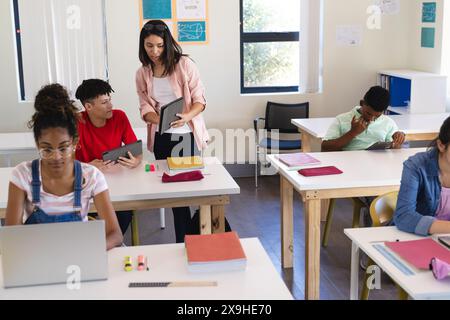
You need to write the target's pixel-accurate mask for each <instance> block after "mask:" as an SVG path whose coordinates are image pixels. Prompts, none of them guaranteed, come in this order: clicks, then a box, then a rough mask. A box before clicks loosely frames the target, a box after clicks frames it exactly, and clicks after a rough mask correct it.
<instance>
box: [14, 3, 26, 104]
mask: <svg viewBox="0 0 450 320" xmlns="http://www.w3.org/2000/svg"><path fill="white" fill-rule="evenodd" d="M12 5H13V13H14V31H15V36H16V54H17V69H18V70H17V71H18V73H19V74H18V76H19V90H20V101H21V102H25V101H26V100H25V79H24V75H23V57H22V37H21V29H20V16H19V0H12Z"/></svg>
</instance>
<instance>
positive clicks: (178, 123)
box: [170, 113, 191, 128]
mask: <svg viewBox="0 0 450 320" xmlns="http://www.w3.org/2000/svg"><path fill="white" fill-rule="evenodd" d="M177 117H180V119H179V120H176V121H174V122H172V123H171V124H170V126H171V127H172V128H180V127H182V126H184V125H185V124H186V123H188V122H189V121H191V117H190V116H189V114H187V113H177Z"/></svg>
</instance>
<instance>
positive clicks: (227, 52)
mask: <svg viewBox="0 0 450 320" xmlns="http://www.w3.org/2000/svg"><path fill="white" fill-rule="evenodd" d="M420 2H421V1H417V0H414V1H411V0H400V3H401V12H400V14H398V15H392V16H389V15H386V16H383V17H382V25H381V29H380V30H368V29H367V28H366V27H365V26H366V20H367V18H368V15H367V13H366V9H367V7H368V6H370V5H371V4H373V0H324V53H323V57H324V61H323V76H324V78H323V93H319V94H308V95H300V94H278V95H249V96H242V95H241V94H240V93H239V89H240V87H239V73H240V67H239V1H238V0H229V1H220V0H209V16H210V21H211V24H210V43H209V44H208V45H202V46H195V45H187V46H184V50H185V52H186V53H188V54H190V55H191V57H192V58H193V59H194V60H195V61H196V62H197V64H198V67H199V69H200V72H201V75H202V79H203V82H204V83H205V86H206V89H207V100H208V106H207V109H206V111H205V119H206V121H207V126H208V127H209V128H217V129H220V130H224V129H226V128H244V129H248V128H251V126H252V120H253V119H254V118H255V117H256V116H262V115H263V114H264V109H265V103H266V101H267V100H269V99H270V100H275V101H279V102H287V103H289V102H303V101H310V114H311V117H319V116H334V115H336V114H338V113H341V112H345V111H347V110H349V109H350V108H351V107H352V106H354V105H355V104H357V103H358V102H359V100H360V98H361V97H362V96H363V94H364V93H365V91H366V90H367V89H368V87H370V86H371V85H373V84H375V82H376V76H375V73H376V71H377V70H379V69H386V68H389V69H391V68H409V67H417V68H419V67H420V69H428V70H429V71H434V70H435V68H436V62H435V60H436V59H437V58H436V57H437V54H435V53H436V52H437V51H438V50H439V49H438V48H436V49H435V50H431V51H426V50H424V53H423V54H422V50H418V53H417V54H416V51H417V50H412V45H411V41H413V42H414V43H417V41H416V39H411V37H410V36H408V35H409V34H410V30H411V28H412V29H413V30H414V29H417V32H419V28H418V26H416V25H414V23H413V22H414V21H415V19H416V15H419V14H420V5H419V3H420ZM438 2H439V1H438ZM106 3H107V7H106V15H107V27H108V47H109V48H108V51H109V67H110V79H111V84H112V86H113V88H114V89H115V91H116V93H115V94H114V96H113V102H114V103H115V106H116V107H120V108H122V109H124V110H125V111H126V112H127V114H128V116H129V118H130V120H131V122H132V125H134V126H143V123H142V122H141V120H140V118H139V114H138V107H137V105H138V101H137V97H136V94H135V88H134V74H135V71H136V69H137V68H138V67H139V60H138V36H139V13H138V1H137V0H134V1H130V0H107V1H106ZM10 13H11V8H10V1H9V0H1V1H0V42H1V44H2V50H1V51H0V97H1V108H0V131H4V132H5V131H23V130H25V129H26V126H25V123H26V121H27V120H28V119H29V118H30V116H31V114H32V105H31V104H30V103H23V104H20V103H18V98H17V82H16V69H15V51H14V42H13V32H12V19H11V14H10ZM338 25H360V26H363V27H364V32H363V42H362V45H361V46H359V47H338V46H337V45H336V40H335V38H336V31H335V30H336V26H338ZM418 43H419V45H420V42H418ZM428 50H429V49H428ZM430 52H433V53H432V54H431V53H430ZM430 60H431V61H430ZM428 64H430V65H428Z"/></svg>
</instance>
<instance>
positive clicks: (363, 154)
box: [267, 148, 426, 299]
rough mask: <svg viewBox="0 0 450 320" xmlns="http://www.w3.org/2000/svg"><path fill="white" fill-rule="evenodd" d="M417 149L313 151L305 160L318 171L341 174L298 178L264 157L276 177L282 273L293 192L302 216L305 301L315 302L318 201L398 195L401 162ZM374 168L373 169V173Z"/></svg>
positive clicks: (289, 244)
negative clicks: (320, 168)
mask: <svg viewBox="0 0 450 320" xmlns="http://www.w3.org/2000/svg"><path fill="white" fill-rule="evenodd" d="M425 150H426V149H425V148H421V149H399V150H381V151H347V152H318V153H311V155H312V156H313V157H315V158H317V159H319V160H320V161H321V162H322V165H323V166H327V165H333V166H336V167H337V168H339V169H341V170H342V171H343V172H344V173H343V174H339V175H331V176H321V177H304V176H302V175H300V174H299V173H297V171H295V170H294V171H289V170H287V168H286V166H285V165H284V164H282V163H280V162H279V161H278V159H276V158H275V155H269V156H268V157H267V158H268V160H269V161H270V163H271V164H272V165H273V166H274V167H275V168H276V169H277V170H278V172H279V174H280V211H281V212H280V215H281V254H282V257H281V262H282V265H283V267H284V268H292V266H293V261H292V259H293V251H294V241H293V240H294V239H293V232H294V226H293V223H294V221H293V190H294V189H295V190H297V192H299V194H300V195H301V197H302V199H303V202H304V216H305V243H306V247H305V296H306V298H307V299H319V298H320V292H319V280H320V210H321V200H324V199H333V198H351V197H362V196H377V195H381V194H384V193H386V192H389V191H395V190H398V189H399V187H400V178H401V174H402V169H403V161H405V160H406V159H407V158H408V157H410V156H412V155H414V154H416V153H417V152H421V151H425ZM377 168H378V170H377Z"/></svg>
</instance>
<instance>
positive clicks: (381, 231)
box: [344, 227, 450, 299]
mask: <svg viewBox="0 0 450 320" xmlns="http://www.w3.org/2000/svg"><path fill="white" fill-rule="evenodd" d="M344 233H345V234H346V235H347V236H348V237H349V238H350V239H351V240H352V241H353V242H354V243H355V244H356V245H357V246H358V247H359V248H360V249H361V250H362V251H364V252H365V253H367V254H368V255H369V256H370V257H371V258H372V259H373V260H374V261H375V263H376V264H377V265H378V266H380V268H381V269H383V270H384V271H385V272H386V273H387V274H389V276H390V277H391V278H392V279H393V280H394V281H395V282H397V283H398V284H399V285H400V286H401V287H402V288H403V289H404V290H405V291H406V292H408V294H409V295H410V296H411V297H413V298H415V299H450V278H446V279H444V280H439V281H438V280H436V279H435V278H434V276H433V274H432V272H431V271H428V270H418V269H416V268H414V267H413V266H411V265H410V264H409V263H408V262H406V261H405V260H403V259H402V258H400V257H399V256H398V255H397V254H395V253H394V252H392V251H390V250H389V252H390V253H392V254H393V255H394V256H395V257H396V258H397V259H399V261H401V262H402V263H403V264H404V265H405V266H407V267H408V268H409V269H410V270H411V271H413V273H414V274H412V275H405V274H404V273H403V272H402V271H401V270H400V269H399V268H398V267H396V266H395V265H394V264H393V263H392V262H391V261H390V260H389V259H387V258H386V257H385V256H384V255H383V254H381V253H380V252H379V251H378V250H377V249H375V248H374V246H373V245H374V244H382V243H383V242H384V241H396V240H405V241H406V240H416V239H423V237H420V236H417V235H415V234H411V233H406V232H403V231H400V230H398V229H397V227H380V228H354V229H345V230H344Z"/></svg>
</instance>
